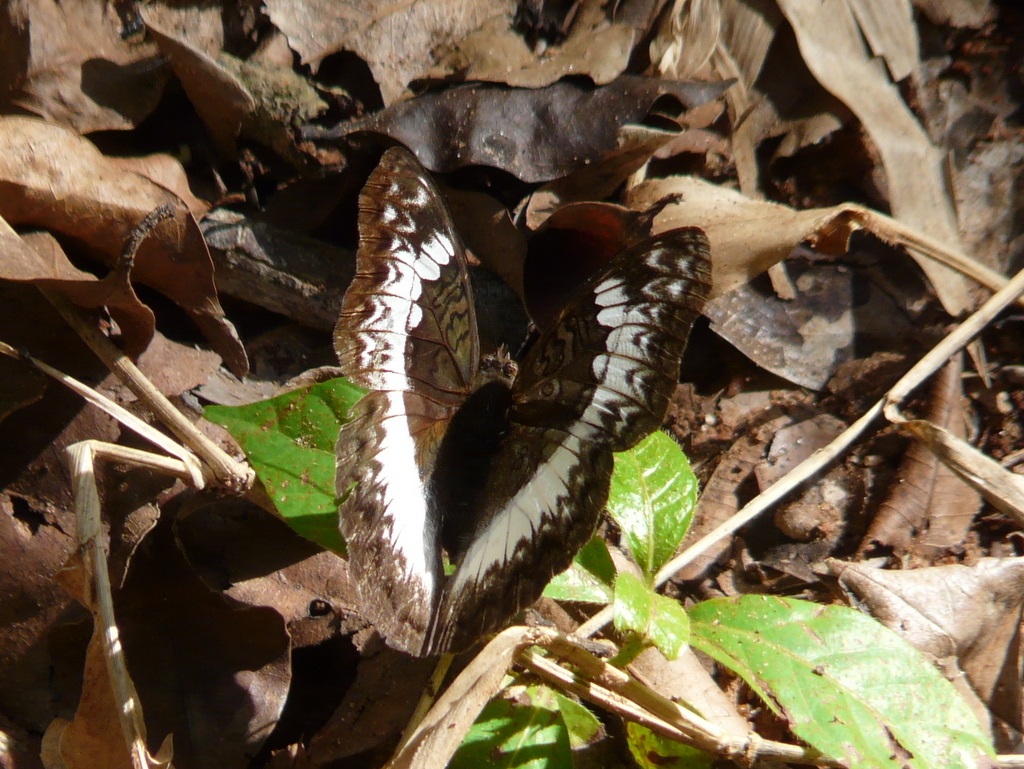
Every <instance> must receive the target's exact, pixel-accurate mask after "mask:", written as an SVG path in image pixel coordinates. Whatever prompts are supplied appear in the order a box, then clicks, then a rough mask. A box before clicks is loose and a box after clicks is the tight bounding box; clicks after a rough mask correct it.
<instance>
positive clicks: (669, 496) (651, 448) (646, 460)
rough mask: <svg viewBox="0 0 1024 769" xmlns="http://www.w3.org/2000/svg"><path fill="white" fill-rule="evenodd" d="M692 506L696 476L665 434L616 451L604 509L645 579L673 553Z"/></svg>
mask: <svg viewBox="0 0 1024 769" xmlns="http://www.w3.org/2000/svg"><path fill="white" fill-rule="evenodd" d="M696 504H697V479H696V478H695V477H694V475H693V471H692V470H690V463H689V462H688V461H687V459H686V455H685V454H683V452H682V451H681V450H680V448H679V446H677V445H676V442H675V441H673V440H672V439H671V438H669V437H668V436H667V435H665V433H662V432H655V433H652V434H651V435H649V436H648V437H647V438H645V439H644V440H643V441H641V442H640V443H639V444H638V445H637V446H635V447H634V448H632V449H630V450H629V451H623V452H621V453H619V454H616V455H615V473H614V474H613V475H612V487H611V492H610V494H609V496H608V512H609V513H610V514H611V516H612V518H614V519H615V522H616V523H617V524H618V525H619V527H620V528H621V529H622V534H623V536H624V538H625V541H626V544H627V546H628V547H629V551H630V552H631V553H632V554H633V558H634V559H635V560H636V562H637V563H638V564H639V565H640V570H641V571H642V572H643V573H644V576H645V577H647V581H648V583H653V580H654V575H655V574H656V573H657V572H658V569H660V568H661V567H662V566H664V565H665V563H666V562H667V561H668V560H669V559H670V558H671V557H672V556H673V555H675V552H676V548H678V547H679V543H680V542H682V541H683V537H684V536H686V532H687V530H688V529H689V528H690V523H691V522H692V521H693V510H694V506H695V505H696Z"/></svg>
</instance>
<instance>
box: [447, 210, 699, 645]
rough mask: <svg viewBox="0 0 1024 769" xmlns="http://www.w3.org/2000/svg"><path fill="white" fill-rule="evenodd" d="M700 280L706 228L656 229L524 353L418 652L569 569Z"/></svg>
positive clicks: (512, 609)
mask: <svg viewBox="0 0 1024 769" xmlns="http://www.w3.org/2000/svg"><path fill="white" fill-rule="evenodd" d="M710 287H711V274H710V260H709V254H708V243H707V238H706V237H705V235H704V233H703V232H702V231H700V230H698V229H696V228H684V229H679V230H674V231H671V232H668V233H663V234H662V235H659V236H657V237H654V238H651V239H649V240H647V241H644V242H643V243H640V244H638V245H637V246H634V247H632V248H630V249H627V250H626V251H623V252H622V253H621V254H620V255H619V256H618V257H617V258H616V259H615V260H613V262H612V263H611V264H610V265H609V266H608V267H607V268H606V269H605V270H603V271H602V272H601V273H600V274H599V275H598V276H596V277H594V278H593V279H591V280H590V281H588V283H587V284H586V285H585V286H584V287H583V288H582V289H581V290H580V292H578V293H577V294H576V296H575V298H574V299H573V301H572V302H570V304H569V305H568V306H567V307H566V308H565V309H564V310H563V311H562V313H561V315H560V316H559V317H558V318H557V319H556V321H555V322H554V323H553V324H552V326H551V327H550V328H549V330H548V331H547V332H545V333H544V334H543V335H542V336H541V338H540V339H539V340H538V341H537V343H536V344H535V346H534V347H533V348H532V349H531V350H530V352H529V354H528V355H527V357H526V358H525V360H523V362H522V364H521V365H520V367H519V376H518V378H517V379H516V382H515V385H514V387H513V391H512V406H511V409H510V411H509V424H510V428H509V432H508V434H507V435H506V436H505V438H504V439H503V441H502V444H501V447H500V449H499V451H498V453H497V457H496V459H495V461H494V462H493V465H492V466H493V468H494V470H493V471H492V473H491V474H490V476H489V477H488V479H487V482H486V485H485V489H484V493H483V495H482V505H481V507H482V509H481V510H480V511H479V514H478V518H477V521H478V522H477V524H476V528H475V531H474V532H473V535H472V536H471V537H470V538H469V540H468V541H469V545H468V547H467V548H466V549H465V552H464V553H459V554H458V555H459V556H460V558H459V566H458V569H457V570H456V573H455V575H454V577H453V578H452V579H451V581H450V582H449V583H448V584H447V586H446V588H445V591H444V594H443V597H442V603H441V606H440V607H439V609H438V611H437V613H436V615H435V617H434V619H433V623H432V626H431V629H430V634H429V638H428V646H427V650H428V651H432V652H440V651H446V650H448V649H450V648H456V649H457V648H461V647H463V646H466V645H468V644H469V643H471V642H472V641H473V640H475V639H476V638H478V637H479V636H480V635H482V634H483V633H486V632H488V631H490V630H493V629H495V628H497V627H498V626H500V625H502V624H503V623H505V622H507V621H508V620H509V619H510V618H511V616H512V615H513V614H515V613H516V612H517V611H518V610H519V609H521V608H522V607H524V606H526V605H528V604H530V603H532V602H533V601H535V600H536V599H537V597H538V596H539V595H540V593H541V591H542V590H543V588H544V585H545V584H546V583H547V581H548V580H549V579H550V578H551V577H552V576H553V575H554V574H556V573H558V572H560V571H562V570H564V569H565V568H567V567H568V565H569V563H570V562H571V560H572V558H573V556H574V555H575V553H576V551H577V550H578V549H579V548H580V547H581V546H582V545H583V544H584V543H585V542H586V540H587V539H588V538H589V537H590V536H591V534H592V533H593V529H594V526H595V523H596V521H597V516H598V514H599V512H600V510H601V508H602V507H603V506H604V504H605V501H606V500H607V496H608V486H609V483H610V478H611V470H612V453H613V452H615V451H624V450H626V449H628V448H631V447H632V446H634V445H635V444H636V443H637V442H639V441H640V440H641V439H642V438H643V437H644V436H646V435H647V434H649V433H650V432H652V431H654V430H656V429H657V428H658V427H659V426H660V425H661V423H662V421H663V420H664V417H665V412H666V410H667V408H668V403H669V398H670V397H671V395H672V392H673V390H674V388H675V385H676V383H677V381H678V375H679V365H680V360H681V358H682V354H683V350H684V348H685V346H686V338H687V336H688V334H689V330H690V326H691V324H692V323H693V320H694V319H695V318H696V317H697V315H698V314H699V313H700V310H701V308H702V307H703V305H704V301H705V300H706V298H707V295H708V293H709V292H710Z"/></svg>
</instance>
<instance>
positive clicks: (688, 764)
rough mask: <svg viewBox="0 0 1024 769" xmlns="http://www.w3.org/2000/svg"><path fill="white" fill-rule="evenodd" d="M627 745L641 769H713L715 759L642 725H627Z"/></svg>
mask: <svg viewBox="0 0 1024 769" xmlns="http://www.w3.org/2000/svg"><path fill="white" fill-rule="evenodd" d="M626 742H627V743H628V744H629V752H630V753H632V754H633V759H634V760H635V761H636V763H637V766H639V767H640V769H711V767H712V766H714V764H715V759H714V757H713V756H711V755H709V754H708V753H705V752H704V751H703V750H698V749H697V748H693V747H690V746H689V745H684V744H683V743H681V742H676V741H675V740H670V739H668V738H666V737H662V736H661V735H660V734H656V733H655V732H652V731H651V730H650V729H648V728H647V727H646V726H641V725H640V724H634V723H628V724H626Z"/></svg>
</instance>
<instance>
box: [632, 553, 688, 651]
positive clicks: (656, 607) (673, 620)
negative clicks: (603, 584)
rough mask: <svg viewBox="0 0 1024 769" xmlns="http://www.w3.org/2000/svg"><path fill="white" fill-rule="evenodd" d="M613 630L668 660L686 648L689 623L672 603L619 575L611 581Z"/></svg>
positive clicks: (652, 590)
mask: <svg viewBox="0 0 1024 769" xmlns="http://www.w3.org/2000/svg"><path fill="white" fill-rule="evenodd" d="M613 606H614V609H615V615H614V616H615V628H616V629H617V630H618V631H619V632H620V633H636V634H637V635H638V636H640V637H641V639H643V641H644V642H646V643H647V644H650V645H654V646H656V647H657V648H658V650H659V651H661V653H662V654H664V655H665V657H667V658H668V659H670V660H674V659H675V658H676V657H678V656H679V653H680V652H681V651H682V650H683V649H684V648H685V647H686V644H687V643H688V642H689V638H690V619H689V616H688V615H687V613H686V611H685V610H684V609H683V607H682V606H680V605H679V604H678V603H677V602H676V601H673V600H672V599H671V598H666V597H665V596H663V595H658V594H657V593H655V592H654V589H653V588H650V587H648V586H647V585H645V584H644V583H643V582H641V581H640V580H639V579H637V578H636V577H634V576H633V575H632V574H628V573H625V572H623V573H622V574H619V576H618V579H616V580H615V602H614V604H613Z"/></svg>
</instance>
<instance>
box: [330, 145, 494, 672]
mask: <svg viewBox="0 0 1024 769" xmlns="http://www.w3.org/2000/svg"><path fill="white" fill-rule="evenodd" d="M359 235H360V244H359V251H358V254H357V265H356V276H355V278H354V279H353V281H352V284H351V286H350V287H349V289H348V292H347V293H346V295H345V302H344V305H343V308H342V313H341V317H340V319H339V321H338V325H337V327H336V329H335V336H334V342H335V349H336V351H337V353H338V358H339V361H340V364H341V367H342V369H343V370H344V371H345V374H346V376H347V377H348V378H349V379H350V380H351V381H352V382H354V383H356V384H358V385H360V386H362V387H365V388H367V389H368V390H370V392H369V393H368V394H367V395H366V396H365V397H364V398H363V399H362V400H361V401H360V402H359V404H357V406H356V407H355V409H354V410H353V413H352V415H351V416H352V419H351V421H350V422H349V423H348V424H346V425H344V426H343V427H342V429H341V432H340V434H339V438H338V444H337V458H338V473H337V479H338V480H337V487H338V488H337V491H338V495H339V498H341V499H342V502H341V506H340V509H339V526H340V528H341V532H342V534H343V535H344V536H345V538H346V541H347V543H348V547H349V562H350V566H351V568H352V570H353V573H354V575H355V577H356V580H357V582H358V584H359V585H360V593H361V602H362V605H363V609H364V613H365V614H366V616H367V619H369V620H370V621H371V622H373V624H374V626H375V627H376V628H377V629H378V630H379V631H380V633H381V634H382V635H383V636H384V637H385V638H386V639H387V640H388V643H389V644H391V645H392V646H394V647H395V648H399V649H402V650H405V651H409V652H411V653H420V651H421V647H422V643H423V634H424V633H425V632H426V628H427V625H428V623H429V620H430V617H431V615H432V613H433V611H434V609H435V604H436V602H437V596H438V594H439V591H440V588H441V579H442V571H441V558H440V551H439V547H438V544H437V536H438V522H437V513H436V511H435V510H433V509H432V508H431V504H430V500H429V498H428V494H427V488H428V484H429V480H430V478H429V476H430V472H431V470H432V468H433V467H434V463H435V460H436V455H437V451H438V447H439V445H440V442H441V439H442V438H443V436H444V433H445V430H446V428H447V425H448V423H449V422H450V420H451V417H452V415H453V414H454V413H455V411H456V409H457V408H458V407H459V405H460V404H461V403H462V402H463V401H464V400H465V398H466V397H467V395H468V394H469V390H470V385H471V383H472V382H473V379H474V376H475V373H476V369H477V365H478V361H479V348H478V342H477V336H476V321H475V317H474V311H473V302H472V294H471V289H470V287H469V280H468V275H467V272H466V261H465V256H464V254H463V252H462V246H461V244H460V242H459V239H458V236H457V235H456V233H455V229H454V226H453V225H452V222H451V217H450V216H449V214H448V212H447V209H446V208H445V206H444V203H443V202H442V200H441V198H440V195H439V193H438V191H437V188H436V187H435V186H434V184H433V182H432V181H430V179H429V177H427V175H426V174H425V173H423V171H422V168H421V167H420V166H419V164H418V163H417V162H416V160H415V158H413V156H412V155H411V154H410V153H409V152H408V151H407V150H404V149H401V148H396V149H392V150H389V151H388V152H386V153H385V154H384V157H383V159H382V160H381V163H380V165H379V166H378V167H377V169H376V170H375V171H374V172H373V174H371V176H370V179H369V181H368V182H367V184H366V187H365V188H364V190H363V193H362V195H361V196H360V201H359Z"/></svg>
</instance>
